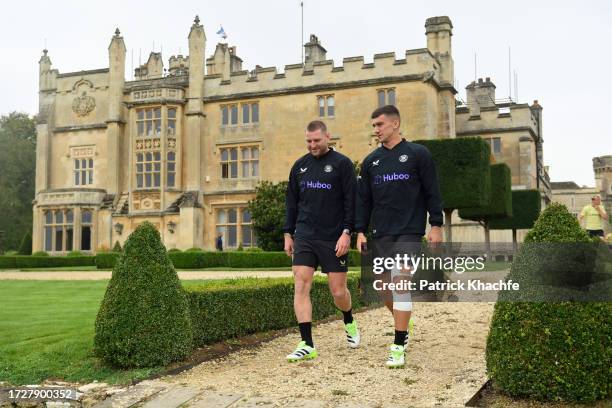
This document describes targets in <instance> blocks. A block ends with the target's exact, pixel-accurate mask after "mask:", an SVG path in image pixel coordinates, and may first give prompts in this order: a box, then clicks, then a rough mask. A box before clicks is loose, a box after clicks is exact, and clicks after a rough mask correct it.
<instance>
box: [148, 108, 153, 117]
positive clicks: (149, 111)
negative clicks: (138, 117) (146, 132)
mask: <svg viewBox="0 0 612 408" xmlns="http://www.w3.org/2000/svg"><path fill="white" fill-rule="evenodd" d="M146 113H147V119H151V118H152V117H153V111H152V110H151V109H147V110H146Z"/></svg>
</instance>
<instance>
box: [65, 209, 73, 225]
mask: <svg viewBox="0 0 612 408" xmlns="http://www.w3.org/2000/svg"><path fill="white" fill-rule="evenodd" d="M73 222H74V211H72V210H68V211H66V224H72V223H73Z"/></svg>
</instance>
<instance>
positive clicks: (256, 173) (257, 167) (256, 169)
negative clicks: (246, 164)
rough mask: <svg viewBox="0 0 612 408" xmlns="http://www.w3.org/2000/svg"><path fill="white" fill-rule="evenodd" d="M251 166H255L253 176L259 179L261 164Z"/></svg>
mask: <svg viewBox="0 0 612 408" xmlns="http://www.w3.org/2000/svg"><path fill="white" fill-rule="evenodd" d="M251 165H252V166H253V173H252V176H253V177H259V162H251Z"/></svg>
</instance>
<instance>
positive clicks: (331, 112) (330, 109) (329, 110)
mask: <svg viewBox="0 0 612 408" xmlns="http://www.w3.org/2000/svg"><path fill="white" fill-rule="evenodd" d="M335 109H336V108H335V107H334V106H333V105H332V106H328V107H327V116H334V114H335V113H336V110H335Z"/></svg>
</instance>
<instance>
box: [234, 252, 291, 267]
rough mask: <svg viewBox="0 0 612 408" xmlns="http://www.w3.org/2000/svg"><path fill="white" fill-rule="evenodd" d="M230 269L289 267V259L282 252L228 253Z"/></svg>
mask: <svg viewBox="0 0 612 408" xmlns="http://www.w3.org/2000/svg"><path fill="white" fill-rule="evenodd" d="M227 254H228V266H229V267H230V268H279V267H284V266H286V267H291V258H289V257H288V256H287V254H285V253H284V252H228V253H227Z"/></svg>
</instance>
